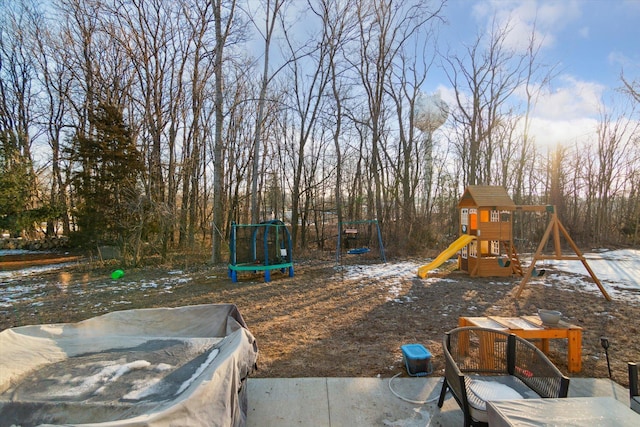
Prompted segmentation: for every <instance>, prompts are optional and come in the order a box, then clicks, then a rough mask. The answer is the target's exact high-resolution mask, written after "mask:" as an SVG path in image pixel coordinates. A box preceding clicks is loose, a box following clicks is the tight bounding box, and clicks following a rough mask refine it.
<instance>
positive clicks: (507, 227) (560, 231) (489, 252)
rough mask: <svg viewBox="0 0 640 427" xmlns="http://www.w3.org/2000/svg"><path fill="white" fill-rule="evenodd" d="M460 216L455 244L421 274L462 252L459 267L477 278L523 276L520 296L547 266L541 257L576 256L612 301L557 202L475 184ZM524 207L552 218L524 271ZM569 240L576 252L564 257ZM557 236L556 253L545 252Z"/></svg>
mask: <svg viewBox="0 0 640 427" xmlns="http://www.w3.org/2000/svg"><path fill="white" fill-rule="evenodd" d="M458 209H459V214H460V228H459V231H460V237H459V238H458V239H457V240H456V241H455V242H453V243H452V244H451V245H450V246H449V247H448V248H447V249H446V250H445V251H443V252H442V254H440V256H439V257H437V258H436V259H435V260H434V261H432V262H431V263H429V264H427V265H424V266H422V267H420V268H419V269H418V275H419V276H420V277H423V278H424V277H425V276H426V274H427V272H428V271H429V270H431V269H433V268H436V267H437V266H439V265H440V264H442V263H443V262H444V261H446V260H447V259H449V258H451V257H452V256H453V255H454V254H456V253H457V254H458V266H459V268H460V270H463V271H466V272H468V273H469V275H470V276H472V277H494V276H497V277H507V276H511V275H519V276H522V281H521V283H520V286H519V287H518V290H517V292H516V294H515V296H516V297H518V296H520V294H521V293H522V291H523V289H524V287H525V286H526V283H527V281H528V280H529V279H530V278H531V277H536V276H541V275H542V274H544V270H540V271H539V270H537V269H536V263H537V262H538V261H540V260H545V259H553V260H576V261H581V262H582V264H583V265H584V267H585V268H586V269H587V271H588V272H589V275H590V276H591V278H592V279H593V281H594V282H595V283H596V285H597V286H598V288H599V289H600V291H601V292H602V294H603V295H604V296H605V298H606V299H607V300H610V299H611V297H610V296H609V295H608V294H607V291H606V290H605V289H604V287H603V286H602V284H601V283H600V280H598V278H597V277H596V275H595V273H594V272H593V270H591V268H590V267H589V264H588V263H587V260H586V259H585V257H584V255H583V254H582V252H581V251H580V249H578V247H577V245H576V244H575V243H574V241H573V240H572V239H571V236H570V235H569V233H568V232H567V230H566V229H565V228H564V226H563V225H562V223H561V222H560V219H559V218H558V215H557V213H556V209H555V206H552V205H516V204H515V203H514V202H513V200H511V198H510V197H509V195H508V194H507V191H506V190H505V189H504V188H503V187H500V186H484V185H472V186H469V187H467V188H466V190H465V191H464V193H463V195H462V197H461V198H460V202H459V203H458ZM518 211H521V212H525V211H529V212H543V213H544V212H546V213H548V214H550V221H549V224H548V226H547V229H546V231H545V233H544V235H543V237H542V240H541V241H540V244H539V246H538V249H537V251H536V252H535V254H534V255H533V258H532V260H531V263H530V265H529V267H528V268H527V269H526V270H524V269H523V267H522V264H521V262H520V257H519V256H518V252H517V250H516V246H515V244H514V238H513V215H514V213H516V212H518ZM561 235H562V236H563V237H564V238H565V240H566V242H567V243H568V244H569V246H570V247H571V249H572V250H573V252H574V255H563V254H562V247H561V246H562V245H561V242H560V238H561ZM551 236H553V243H554V244H553V246H554V253H553V254H551V255H548V254H543V249H544V248H545V247H546V245H547V243H548V241H549V238H550V237H551Z"/></svg>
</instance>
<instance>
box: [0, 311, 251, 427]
mask: <svg viewBox="0 0 640 427" xmlns="http://www.w3.org/2000/svg"><path fill="white" fill-rule="evenodd" d="M257 357H258V347H257V344H256V341H255V339H254V337H253V335H252V334H251V332H249V330H248V329H247V326H246V324H245V322H244V320H243V319H242V316H241V315H240V313H239V311H238V309H237V307H236V306H235V305H232V304H209V305H196V306H187V307H178V308H153V309H140V310H126V311H117V312H113V313H109V314H105V315H103V316H99V317H94V318H91V319H88V320H85V321H82V322H78V323H64V324H48V325H31V326H22V327H17V328H12V329H7V330H4V331H2V332H0V427H4V426H12V425H15V426H22V427H27V426H37V425H45V426H46V425H65V426H70V425H77V426H100V427H106V426H114V427H115V426H118V427H120V426H169V425H171V426H178V425H180V426H242V425H244V424H245V421H246V411H247V399H246V384H245V381H246V379H247V377H248V376H249V375H250V374H251V373H252V372H253V370H254V369H255V367H256V360H257Z"/></svg>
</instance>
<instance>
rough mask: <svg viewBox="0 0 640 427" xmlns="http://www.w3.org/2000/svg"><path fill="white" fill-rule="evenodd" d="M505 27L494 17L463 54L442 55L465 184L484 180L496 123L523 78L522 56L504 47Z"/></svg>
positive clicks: (506, 112)
mask: <svg viewBox="0 0 640 427" xmlns="http://www.w3.org/2000/svg"><path fill="white" fill-rule="evenodd" d="M509 31H510V29H509V27H508V26H507V27H503V28H499V27H498V26H497V23H496V21H495V20H494V22H493V25H492V27H491V28H490V29H489V32H488V33H480V34H479V35H478V36H477V37H476V39H475V41H474V42H473V44H471V45H470V46H468V47H467V48H466V51H465V54H464V55H463V56H459V55H457V54H451V55H447V56H445V57H444V58H443V60H444V64H445V72H446V73H447V77H448V80H449V82H450V83H451V85H452V86H453V88H454V90H455V100H456V105H455V107H456V108H455V110H454V111H453V112H452V117H453V118H454V120H455V122H456V123H457V124H458V125H459V128H460V129H459V130H460V136H459V138H460V141H459V148H458V150H459V154H460V156H461V158H462V159H463V165H464V170H463V173H464V174H465V184H468V185H475V184H482V183H484V184H489V183H490V182H491V178H492V173H494V172H497V171H493V170H492V166H491V162H492V160H493V153H494V150H495V148H496V146H497V144H499V143H502V142H503V141H499V140H497V139H498V138H499V136H500V133H499V131H498V130H499V127H500V125H501V123H503V121H504V119H505V115H507V116H508V115H509V113H510V112H511V107H510V106H509V105H508V104H507V101H508V99H509V98H510V97H511V95H512V94H513V93H514V91H515V90H516V89H517V88H518V87H519V86H520V84H521V83H522V82H523V81H524V79H525V78H526V68H527V62H526V61H525V59H526V55H521V54H518V53H517V52H515V51H514V50H513V49H509V48H507V45H506V42H505V41H506V38H507V36H508V34H509Z"/></svg>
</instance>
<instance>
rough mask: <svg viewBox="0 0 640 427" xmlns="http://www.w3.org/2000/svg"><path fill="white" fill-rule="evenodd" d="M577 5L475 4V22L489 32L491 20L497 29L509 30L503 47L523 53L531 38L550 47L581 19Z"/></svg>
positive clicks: (497, 0)
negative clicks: (572, 22)
mask: <svg viewBox="0 0 640 427" xmlns="http://www.w3.org/2000/svg"><path fill="white" fill-rule="evenodd" d="M579 6H580V4H579V2H578V1H576V0H572V1H561V2H558V1H532V0H511V1H504V0H487V1H483V2H479V3H476V4H475V6H474V9H473V15H474V16H475V18H476V19H477V20H478V21H479V22H480V23H481V24H482V25H485V26H486V27H487V28H490V27H491V25H492V23H493V20H494V18H495V19H496V22H495V23H496V24H497V25H498V26H499V28H505V27H507V26H508V28H509V29H510V31H509V34H508V36H507V38H506V40H505V43H506V46H507V47H510V48H512V49H515V50H517V51H524V50H525V49H526V48H527V46H528V45H529V40H530V39H531V36H532V34H533V35H534V37H535V40H536V42H537V43H540V44H541V46H542V47H549V46H553V45H554V44H555V43H556V40H557V37H556V34H557V32H558V31H560V30H561V29H563V28H564V27H565V26H566V25H567V24H568V23H569V22H571V21H573V20H575V19H577V18H578V17H579V16H580V7H579Z"/></svg>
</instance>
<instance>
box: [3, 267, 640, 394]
mask: <svg viewBox="0 0 640 427" xmlns="http://www.w3.org/2000/svg"><path fill="white" fill-rule="evenodd" d="M321 258H322V257H320V259H318V258H316V259H307V260H303V261H299V262H297V263H296V265H295V277H293V278H289V277H288V276H286V275H284V274H280V273H274V274H273V280H272V281H271V282H269V283H265V282H264V281H263V278H262V276H261V275H251V274H243V275H241V277H240V281H239V282H238V283H232V282H231V280H230V279H229V278H228V277H227V272H226V268H225V266H222V265H221V266H209V265H207V264H206V263H198V262H192V263H191V265H183V266H182V267H176V266H173V267H171V268H169V267H147V268H140V269H132V270H127V271H126V274H125V277H123V278H122V279H120V280H112V279H111V276H110V273H111V271H113V270H114V269H115V268H117V266H115V265H104V264H102V265H98V264H95V263H93V264H88V263H86V262H82V261H81V260H77V259H76V260H72V261H73V263H72V264H71V265H69V266H67V267H65V268H63V269H61V270H57V271H49V272H40V273H37V274H35V275H31V276H28V277H24V278H20V279H16V278H12V279H11V280H10V281H9V280H6V279H0V291H1V290H2V288H5V289H8V287H13V288H14V289H18V290H21V291H18V292H14V293H13V294H11V296H10V297H4V298H0V330H3V329H6V328H10V327H15V326H21V325H27V324H39V323H61V322H75V321H79V320H83V319H86V318H89V317H92V316H96V315H100V314H104V313H106V312H109V311H115V310H123V309H134V308H143V307H160V306H164V307H175V306H182V305H191V304H205V303H234V304H236V305H237V306H238V308H239V310H240V313H241V314H242V315H243V317H244V319H245V321H246V323H247V324H248V326H249V329H250V330H251V332H252V333H253V334H254V335H255V337H256V338H257V340H258V345H259V349H260V356H259V363H258V368H259V369H258V371H257V372H256V374H255V376H256V377H376V376H380V377H391V376H393V375H395V374H397V373H402V375H405V376H406V373H405V371H404V365H403V362H402V353H401V350H400V347H401V346H402V345H403V344H408V343H421V344H423V345H424V346H425V347H427V348H428V350H429V351H430V352H431V353H432V355H433V358H432V361H433V367H434V373H433V375H438V376H439V375H442V372H443V368H444V364H443V360H442V347H441V341H442V337H443V335H444V333H445V331H447V330H450V329H452V328H454V327H456V325H457V322H458V318H459V317H460V316H488V315H496V316H519V315H529V314H535V313H536V312H537V310H538V308H549V309H557V310H560V311H562V313H563V319H564V320H565V321H568V322H570V323H573V324H576V325H579V326H581V327H582V328H583V329H584V330H583V338H582V372H580V373H578V374H568V375H569V376H578V377H608V376H609V373H608V368H607V359H606V357H605V352H604V349H603V348H602V347H601V344H600V337H602V336H605V337H607V338H608V339H609V343H610V347H609V350H608V352H609V360H610V364H611V371H612V378H613V379H614V380H615V381H616V382H618V383H620V384H622V385H624V386H628V377H627V361H632V360H633V361H640V339H639V337H640V335H639V331H638V329H639V328H640V326H639V325H640V324H639V323H638V319H640V304H638V303H637V302H635V303H631V302H628V301H621V300H614V301H607V300H606V299H605V298H604V297H603V296H602V294H600V293H587V292H585V291H584V290H580V289H571V288H570V286H571V285H568V284H567V283H571V281H569V280H566V281H564V280H563V278H566V279H569V278H570V277H569V276H570V273H563V272H559V271H557V272H553V274H549V273H547V274H546V275H545V276H547V278H544V277H543V278H542V279H539V280H538V281H537V282H535V283H534V282H532V283H529V284H528V285H527V287H526V288H525V290H524V292H523V293H522V295H521V296H520V297H519V298H518V299H515V298H514V297H513V296H512V294H513V291H514V290H515V288H517V286H518V284H519V283H520V278H518V277H514V278H507V279H505V278H501V279H500V280H499V281H497V280H495V279H491V278H470V277H469V276H468V275H467V274H466V273H463V272H459V271H454V269H453V266H454V265H455V264H453V263H452V264H449V265H450V266H451V267H450V268H449V269H448V270H449V271H446V270H445V271H443V272H440V273H438V274H437V275H433V274H432V275H430V278H429V279H428V280H423V279H420V278H418V277H417V276H416V277H408V276H406V275H405V277H404V278H401V279H400V280H395V279H394V280H390V278H389V277H388V276H385V277H381V278H376V277H371V276H356V277H353V276H351V275H348V274H346V272H347V271H348V269H344V268H340V267H338V266H336V264H335V261H334V260H333V259H330V257H326V259H321ZM9 261H11V262H13V263H14V264H9V263H8V262H9ZM23 261H24V262H25V263H28V262H29V260H23ZM57 261H60V260H57ZM411 261H413V262H415V263H416V265H418V264H419V263H421V262H420V261H424V260H391V261H389V262H388V264H389V265H393V264H394V263H407V262H411ZM15 262H16V260H15V259H12V260H10V259H9V258H7V257H5V258H4V261H2V260H0V271H5V270H9V269H15V268H17V266H16V264H15ZM3 281H4V283H3ZM563 282H566V283H563ZM0 295H1V294H0ZM636 301H637V300H636ZM566 352H567V345H566V341H565V340H552V341H551V346H550V353H549V357H550V358H551V360H552V361H553V362H554V363H555V364H556V365H557V366H558V367H559V368H560V370H561V371H563V372H564V373H567V361H566Z"/></svg>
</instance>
